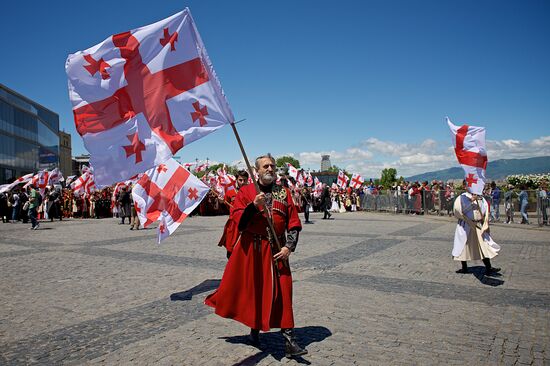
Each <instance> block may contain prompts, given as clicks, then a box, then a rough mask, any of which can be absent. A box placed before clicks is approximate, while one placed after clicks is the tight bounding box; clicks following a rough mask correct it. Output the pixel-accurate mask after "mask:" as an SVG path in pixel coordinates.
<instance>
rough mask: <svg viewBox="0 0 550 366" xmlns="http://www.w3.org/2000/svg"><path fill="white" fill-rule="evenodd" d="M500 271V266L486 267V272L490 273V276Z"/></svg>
mask: <svg viewBox="0 0 550 366" xmlns="http://www.w3.org/2000/svg"><path fill="white" fill-rule="evenodd" d="M499 272H500V268H498V267H491V268H486V269H485V274H486V275H488V276H490V275H494V274H497V273H499Z"/></svg>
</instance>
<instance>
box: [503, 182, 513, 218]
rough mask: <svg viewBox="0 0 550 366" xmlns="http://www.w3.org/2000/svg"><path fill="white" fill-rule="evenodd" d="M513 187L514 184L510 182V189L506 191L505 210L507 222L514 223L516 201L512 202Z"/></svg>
mask: <svg viewBox="0 0 550 366" xmlns="http://www.w3.org/2000/svg"><path fill="white" fill-rule="evenodd" d="M513 188H514V186H513V185H511V184H509V185H508V191H506V193H504V212H505V214H506V223H507V224H513V223H514V203H513V202H512V195H513V194H514V191H513V190H512V189H513Z"/></svg>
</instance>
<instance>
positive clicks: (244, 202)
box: [231, 185, 256, 226]
mask: <svg viewBox="0 0 550 366" xmlns="http://www.w3.org/2000/svg"><path fill="white" fill-rule="evenodd" d="M255 193H256V190H255V188H254V185H252V191H251V190H250V185H246V186H244V187H242V188H241V189H240V190H239V193H237V196H235V200H234V201H233V208H232V209H231V218H232V219H233V221H235V222H236V223H237V225H238V226H241V225H239V224H240V222H241V218H242V216H243V213H244V210H245V209H246V207H247V206H248V205H249V204H251V203H252V202H253V201H254V197H256V194H255Z"/></svg>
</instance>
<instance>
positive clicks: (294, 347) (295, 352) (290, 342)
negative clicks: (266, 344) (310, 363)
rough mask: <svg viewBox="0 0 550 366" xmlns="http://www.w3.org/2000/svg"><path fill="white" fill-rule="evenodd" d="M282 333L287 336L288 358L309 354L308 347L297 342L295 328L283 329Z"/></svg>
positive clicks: (286, 352)
mask: <svg viewBox="0 0 550 366" xmlns="http://www.w3.org/2000/svg"><path fill="white" fill-rule="evenodd" d="M281 333H282V334H283V337H284V338H285V357H286V358H291V357H296V356H303V355H305V354H307V349H305V348H302V347H300V346H299V345H298V343H296V337H294V330H293V329H281Z"/></svg>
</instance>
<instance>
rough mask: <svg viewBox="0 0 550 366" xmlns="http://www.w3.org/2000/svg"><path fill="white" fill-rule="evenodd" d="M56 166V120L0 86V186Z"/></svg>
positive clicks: (37, 106)
mask: <svg viewBox="0 0 550 366" xmlns="http://www.w3.org/2000/svg"><path fill="white" fill-rule="evenodd" d="M58 165H59V116H58V115H57V114H56V113H54V112H52V111H50V110H49V109H47V108H44V107H43V106H41V105H40V104H38V103H36V102H34V101H32V100H30V99H28V98H26V97H24V96H22V95H21V94H19V93H17V92H15V91H13V90H11V89H9V88H7V87H6V86H4V85H2V84H0V184H3V183H9V182H11V181H13V180H14V179H15V178H17V177H20V176H22V175H24V174H27V173H32V172H37V171H38V170H40V169H53V168H54V167H57V166H58Z"/></svg>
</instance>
